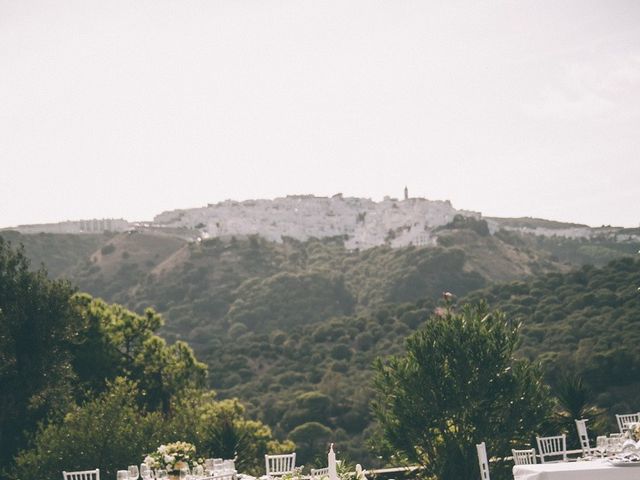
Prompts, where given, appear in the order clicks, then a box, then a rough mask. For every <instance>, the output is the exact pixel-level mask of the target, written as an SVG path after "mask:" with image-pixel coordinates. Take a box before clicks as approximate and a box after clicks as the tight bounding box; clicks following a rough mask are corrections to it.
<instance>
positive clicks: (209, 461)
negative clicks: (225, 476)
mask: <svg viewBox="0 0 640 480" xmlns="http://www.w3.org/2000/svg"><path fill="white" fill-rule="evenodd" d="M204 469H205V470H206V471H207V475H213V458H207V459H205V461H204Z"/></svg>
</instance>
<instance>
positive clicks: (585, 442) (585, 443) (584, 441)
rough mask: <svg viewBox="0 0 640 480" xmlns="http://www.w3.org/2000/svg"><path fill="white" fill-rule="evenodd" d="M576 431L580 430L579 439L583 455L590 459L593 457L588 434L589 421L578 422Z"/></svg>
mask: <svg viewBox="0 0 640 480" xmlns="http://www.w3.org/2000/svg"><path fill="white" fill-rule="evenodd" d="M576 429H577V430H578V439H579V440H580V448H582V455H584V456H585V457H588V456H590V455H591V445H589V433H588V432H587V420H576Z"/></svg>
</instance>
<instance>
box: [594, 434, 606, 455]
mask: <svg viewBox="0 0 640 480" xmlns="http://www.w3.org/2000/svg"><path fill="white" fill-rule="evenodd" d="M596 451H597V452H598V453H599V454H600V457H604V454H605V453H606V452H607V437H606V436H604V435H601V436H599V437H597V438H596Z"/></svg>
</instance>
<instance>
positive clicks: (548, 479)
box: [513, 459, 640, 480]
mask: <svg viewBox="0 0 640 480" xmlns="http://www.w3.org/2000/svg"><path fill="white" fill-rule="evenodd" d="M513 478H514V479H515V480H640V466H636V465H634V466H630V467H616V466H613V465H611V464H610V463H609V462H608V461H607V460H600V459H598V460H591V461H589V462H587V461H583V462H561V463H539V464H536V465H516V466H514V467H513Z"/></svg>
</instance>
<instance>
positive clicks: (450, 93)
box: [0, 0, 640, 226]
mask: <svg viewBox="0 0 640 480" xmlns="http://www.w3.org/2000/svg"><path fill="white" fill-rule="evenodd" d="M639 152H640V2H638V1H635V0H629V1H615V0H601V1H595V2H594V1H588V0H576V1H561V0H549V1H541V0H534V1H511V0H509V1H491V2H489V1H478V0H473V1H468V2H461V1H455V0H454V1H441V2H436V1H425V0H416V1H412V0H411V1H410V0H384V1H381V0H204V1H186V0H136V1H132V0H120V1H118V0H99V1H95V0H75V1H73V0H68V1H60V0H55V1H45V0H41V1H35V0H34V1H32V0H20V1H15V0H0V226H10V225H17V224H26V223H39V222H54V221H61V220H67V219H79V218H93V217H98V218H100V217H124V218H127V219H128V220H146V219H151V218H152V217H153V216H154V215H155V214H157V213H160V212H161V211H163V210H167V209H173V208H183V207H184V208H186V207H196V206H202V205H204V204H206V203H212V202H217V201H221V200H224V199H227V198H232V199H236V200H244V199H249V198H273V197H276V196H284V195H286V194H294V193H313V194H316V195H332V194H334V193H337V192H343V193H344V194H345V195H350V196H362V197H370V198H373V199H374V200H379V199H382V197H383V196H384V195H391V196H397V197H400V196H401V195H402V189H403V188H404V186H405V185H407V186H408V187H409V192H410V194H411V195H412V196H424V197H427V198H430V199H449V200H451V201H452V203H453V205H454V206H455V207H458V208H467V209H471V210H478V211H481V212H482V213H483V214H485V215H492V216H537V217H544V218H550V219H557V220H568V221H575V222H582V223H587V224H590V225H594V226H597V225H602V224H613V225H624V226H637V225H638V224H639V223H640V208H638V207H639V205H640V161H639V156H640V153H639Z"/></svg>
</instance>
